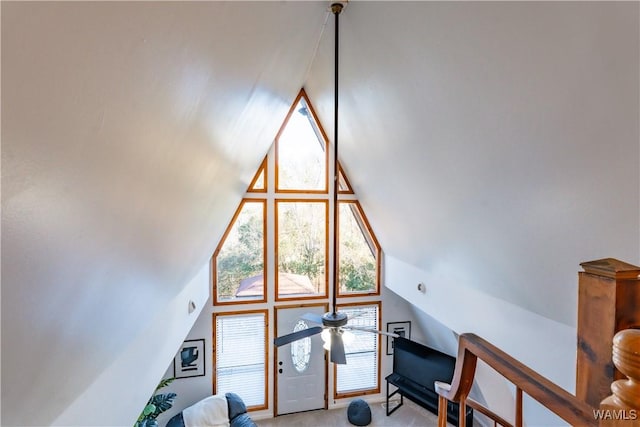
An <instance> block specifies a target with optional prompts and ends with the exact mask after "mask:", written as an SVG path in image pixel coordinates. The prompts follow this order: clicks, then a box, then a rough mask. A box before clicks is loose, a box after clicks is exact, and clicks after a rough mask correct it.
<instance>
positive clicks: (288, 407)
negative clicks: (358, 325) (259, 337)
mask: <svg viewBox="0 0 640 427" xmlns="http://www.w3.org/2000/svg"><path fill="white" fill-rule="evenodd" d="M325 312H326V306H325V305H315V306H306V307H304V306H303V307H300V306H297V307H292V308H284V307H276V320H277V331H276V333H277V335H278V336H281V335H285V334H288V333H291V332H295V331H299V330H302V329H307V328H310V327H313V326H317V325H315V324H310V323H309V322H307V321H305V320H303V319H301V318H300V317H301V316H302V315H303V314H305V313H314V314H318V315H322V314H324V313H325ZM326 369H327V362H326V359H325V351H324V349H323V348H322V339H321V338H320V334H317V335H314V336H312V337H309V338H304V339H301V340H298V341H294V342H293V343H291V344H287V345H283V346H281V347H277V349H276V370H275V377H276V378H275V383H276V399H277V405H276V415H284V414H290V413H293V412H302V411H309V410H312V409H324V408H326V398H325V396H326V387H327V386H326V374H325V372H326Z"/></svg>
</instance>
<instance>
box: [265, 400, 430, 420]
mask: <svg viewBox="0 0 640 427" xmlns="http://www.w3.org/2000/svg"><path fill="white" fill-rule="evenodd" d="M382 405H383V404H382V403H372V404H371V405H370V407H371V424H369V426H370V427H436V426H437V425H438V417H437V416H436V415H434V414H432V413H431V412H429V411H427V410H426V409H423V408H421V407H420V406H418V405H416V404H415V403H413V402H411V401H410V400H408V399H404V405H402V407H400V409H398V410H397V411H395V412H394V413H393V414H391V415H390V416H388V417H387V415H386V411H385V408H384V407H383V406H382ZM256 424H258V426H259V427H283V426H295V427H343V426H344V427H349V426H351V425H352V424H351V423H349V420H347V408H340V409H331V410H328V411H325V410H318V411H309V412H301V413H297V414H290V415H281V416H279V417H276V418H271V419H266V420H256Z"/></svg>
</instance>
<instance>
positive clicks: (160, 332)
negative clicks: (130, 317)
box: [52, 263, 210, 426]
mask: <svg viewBox="0 0 640 427" xmlns="http://www.w3.org/2000/svg"><path fill="white" fill-rule="evenodd" d="M209 289H210V282H209V264H208V263H207V264H206V265H205V266H204V267H203V268H202V269H201V270H200V272H198V274H197V275H196V277H194V278H193V280H191V282H189V283H188V284H187V285H186V286H185V288H184V289H183V290H182V291H181V292H180V293H179V294H178V295H177V296H176V297H175V298H174V299H173V300H172V301H171V302H170V303H169V304H168V305H167V306H166V307H162V308H159V307H156V308H154V309H150V310H149V316H148V322H147V326H146V327H145V329H144V331H143V332H142V333H141V334H140V335H139V336H138V337H137V338H136V339H135V340H134V341H133V342H132V343H131V344H130V345H129V347H127V348H125V349H121V351H120V353H119V357H118V358H117V359H116V360H115V361H114V362H113V363H112V364H111V365H110V366H109V367H108V369H106V370H105V371H104V372H102V373H101V374H100V375H99V376H98V377H97V378H96V380H95V381H94V382H93V383H92V384H91V385H90V386H89V388H88V389H87V390H85V391H84V392H83V393H82V394H80V395H79V396H78V398H77V399H76V400H75V401H74V402H73V403H71V404H70V405H69V406H67V408H66V409H65V411H64V412H63V413H62V414H61V415H60V416H59V417H58V418H57V419H56V420H55V421H54V422H53V423H52V425H56V426H74V425H77V426H107V425H112V426H118V425H128V424H125V422H126V421H125V420H133V421H134V422H135V420H136V419H137V418H138V416H139V415H140V413H141V412H142V409H143V408H144V406H145V405H146V402H147V400H148V399H149V390H153V389H155V387H156V385H157V383H158V381H159V380H158V374H157V373H158V372H162V370H163V369H164V367H165V366H166V365H167V362H168V361H173V358H174V356H175V349H176V347H175V346H176V343H180V342H181V341H182V340H183V339H184V337H185V336H186V335H187V332H188V331H189V330H190V329H191V328H192V326H193V325H194V322H196V319H199V318H200V317H199V314H200V311H202V310H203V309H204V308H205V307H206V302H207V299H208V298H209ZM190 302H193V303H194V304H195V306H196V310H195V311H193V312H192V313H189V304H190ZM204 311H206V310H204ZM140 355H144V356H143V357H141V356H140ZM132 369H133V370H135V372H136V374H135V375H132V374H131V371H132ZM113 396H117V397H118V406H117V409H113V410H110V409H109V407H110V405H111V403H109V402H111V401H112V398H113ZM78 420H82V422H79V421H78ZM131 424H133V422H132V423H131Z"/></svg>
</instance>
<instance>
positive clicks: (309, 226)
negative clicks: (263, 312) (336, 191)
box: [276, 200, 327, 298]
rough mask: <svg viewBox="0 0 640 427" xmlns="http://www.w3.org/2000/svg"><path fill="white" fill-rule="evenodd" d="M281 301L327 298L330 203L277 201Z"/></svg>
mask: <svg viewBox="0 0 640 427" xmlns="http://www.w3.org/2000/svg"><path fill="white" fill-rule="evenodd" d="M276 212H277V213H276V216H277V224H276V227H277V239H278V242H277V248H278V259H277V262H278V265H277V273H278V277H277V281H278V295H277V296H278V298H283V297H284V298H289V297H321V296H324V295H326V276H325V271H326V259H327V203H326V201H283V200H277V201H276Z"/></svg>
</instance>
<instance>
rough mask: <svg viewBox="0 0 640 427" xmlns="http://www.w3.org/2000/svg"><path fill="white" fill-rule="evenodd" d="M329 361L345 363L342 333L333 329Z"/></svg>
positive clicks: (339, 363)
mask: <svg viewBox="0 0 640 427" xmlns="http://www.w3.org/2000/svg"><path fill="white" fill-rule="evenodd" d="M331 361H332V362H333V363H336V364H338V365H346V364H347V356H346V355H345V353H344V343H343V342H342V334H340V333H338V332H336V331H334V330H332V331H331Z"/></svg>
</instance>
